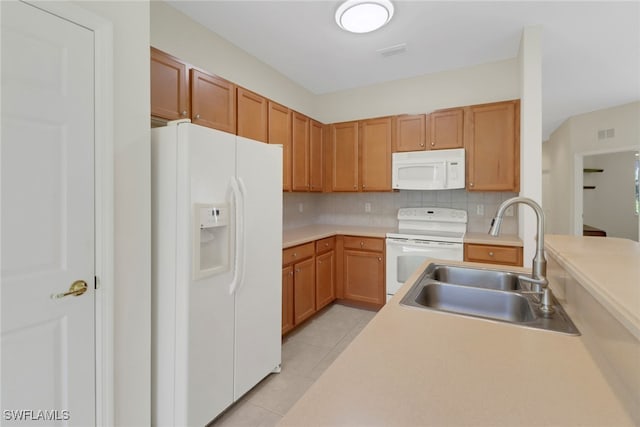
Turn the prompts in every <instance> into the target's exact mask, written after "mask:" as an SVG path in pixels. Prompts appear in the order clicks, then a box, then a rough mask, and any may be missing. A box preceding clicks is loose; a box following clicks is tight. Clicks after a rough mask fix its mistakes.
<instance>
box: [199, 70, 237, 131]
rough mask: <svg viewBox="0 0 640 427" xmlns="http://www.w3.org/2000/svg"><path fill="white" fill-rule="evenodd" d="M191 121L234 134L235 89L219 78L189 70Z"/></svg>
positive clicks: (231, 84) (229, 83)
mask: <svg viewBox="0 0 640 427" xmlns="http://www.w3.org/2000/svg"><path fill="white" fill-rule="evenodd" d="M191 121H192V122H193V123H194V124H197V125H202V126H207V127H210V128H214V129H218V130H221V131H224V132H229V133H233V134H235V133H236V89H235V86H234V85H233V83H231V82H228V81H226V80H225V79H222V78H220V77H217V76H214V75H211V74H207V73H203V72H202V71H199V70H196V69H193V68H192V69H191Z"/></svg>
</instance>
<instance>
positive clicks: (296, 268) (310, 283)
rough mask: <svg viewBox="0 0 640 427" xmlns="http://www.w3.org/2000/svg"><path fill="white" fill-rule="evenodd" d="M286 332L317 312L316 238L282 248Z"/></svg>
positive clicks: (283, 323) (283, 324)
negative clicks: (313, 240)
mask: <svg viewBox="0 0 640 427" xmlns="http://www.w3.org/2000/svg"><path fill="white" fill-rule="evenodd" d="M282 263H283V267H282V334H283V335H284V334H286V333H287V332H289V331H291V330H292V329H293V328H295V327H296V326H297V325H299V324H300V323H302V322H304V321H305V320H306V319H308V318H309V317H311V316H312V315H313V314H314V313H315V312H316V258H315V244H314V242H310V243H306V244H304V245H298V246H294V247H291V248H287V249H284V250H283V251H282Z"/></svg>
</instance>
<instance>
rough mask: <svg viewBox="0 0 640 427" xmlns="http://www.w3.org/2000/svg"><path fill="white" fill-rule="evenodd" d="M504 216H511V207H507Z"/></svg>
mask: <svg viewBox="0 0 640 427" xmlns="http://www.w3.org/2000/svg"><path fill="white" fill-rule="evenodd" d="M504 214H505V215H506V216H513V206H509V207H508V208H507V209H506V210H505V211H504Z"/></svg>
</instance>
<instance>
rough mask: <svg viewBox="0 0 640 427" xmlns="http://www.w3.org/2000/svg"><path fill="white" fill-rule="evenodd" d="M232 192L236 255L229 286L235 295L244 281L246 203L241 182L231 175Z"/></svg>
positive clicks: (231, 293)
mask: <svg viewBox="0 0 640 427" xmlns="http://www.w3.org/2000/svg"><path fill="white" fill-rule="evenodd" d="M230 186H231V192H232V194H233V201H234V203H233V204H234V211H235V239H234V240H235V243H234V246H235V256H234V257H233V278H232V279H231V284H230V286H229V294H230V295H233V294H234V293H235V292H236V289H237V288H238V285H239V284H240V282H241V281H242V252H243V250H244V242H243V241H242V240H243V236H244V203H243V201H244V200H243V197H242V190H241V189H240V184H239V183H238V180H237V179H236V178H235V177H231V182H230Z"/></svg>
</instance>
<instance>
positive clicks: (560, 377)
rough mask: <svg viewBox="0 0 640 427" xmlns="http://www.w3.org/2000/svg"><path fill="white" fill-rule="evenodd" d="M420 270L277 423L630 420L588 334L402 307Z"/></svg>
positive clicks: (579, 422)
mask: <svg viewBox="0 0 640 427" xmlns="http://www.w3.org/2000/svg"><path fill="white" fill-rule="evenodd" d="M428 263H429V261H427V262H425V264H424V267H426V265H428ZM465 264H470V263H465ZM483 266H484V267H487V265H483ZM494 267H495V266H494ZM489 268H491V267H489ZM422 270H423V269H422ZM514 270H518V269H515V268H514ZM521 271H524V270H521ZM419 274H420V273H419V272H417V273H416V274H414V275H413V276H412V278H411V279H409V281H408V282H407V283H406V284H405V285H404V286H403V287H402V288H401V289H400V291H399V292H398V293H397V294H396V295H395V296H394V297H393V298H392V299H391V301H390V302H388V303H387V304H386V305H385V306H384V307H383V308H382V309H381V310H380V312H379V313H378V314H377V315H376V316H375V317H374V318H373V320H372V321H371V322H370V323H369V324H368V325H367V327H366V328H365V329H364V330H363V331H362V332H361V333H360V335H358V336H357V337H356V338H355V340H354V341H353V342H352V344H351V345H350V346H349V347H348V348H347V349H346V350H345V351H344V352H343V353H342V354H341V355H340V356H339V357H338V358H337V359H336V361H335V362H334V363H333V364H332V365H331V366H330V367H329V368H328V369H327V370H326V371H325V373H324V374H323V375H322V376H321V377H320V378H319V379H318V380H317V381H316V382H315V383H314V384H313V385H312V386H311V388H310V389H309V390H308V391H307V392H306V394H305V395H304V396H303V397H302V398H301V399H300V400H299V401H298V402H297V403H296V404H295V405H294V406H293V407H292V408H291V410H290V411H289V412H288V413H287V414H286V415H285V417H284V418H283V419H282V420H281V421H280V423H279V425H280V426H306V425H314V426H461V425H473V426H479V425H483V426H488V425H491V426H515V425H517V426H544V425H555V426H574V425H592V426H628V425H634V420H632V419H631V416H630V415H629V414H628V413H627V412H626V411H625V409H624V407H623V406H622V404H621V402H620V401H619V400H618V399H617V398H616V396H615V394H614V392H613V390H612V389H611V387H610V385H609V383H608V382H607V380H606V378H605V377H604V376H603V374H602V372H601V371H600V370H599V368H598V366H597V364H596V362H595V361H594V360H593V358H592V357H591V355H590V353H589V351H588V349H587V347H586V345H585V343H584V341H583V337H575V336H569V335H563V334H558V333H553V332H548V331H541V330H531V329H525V328H521V327H517V326H514V325H510V324H505V323H499V322H492V321H486V320H481V319H474V318H468V317H462V316H456V315H451V314H446V313H441V312H435V311H426V310H419V309H413V308H407V307H403V306H400V305H399V301H400V300H401V299H402V297H403V296H404V294H405V293H406V292H407V291H408V290H409V288H410V287H411V286H412V284H413V282H414V281H416V280H417V278H418V277H419Z"/></svg>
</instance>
